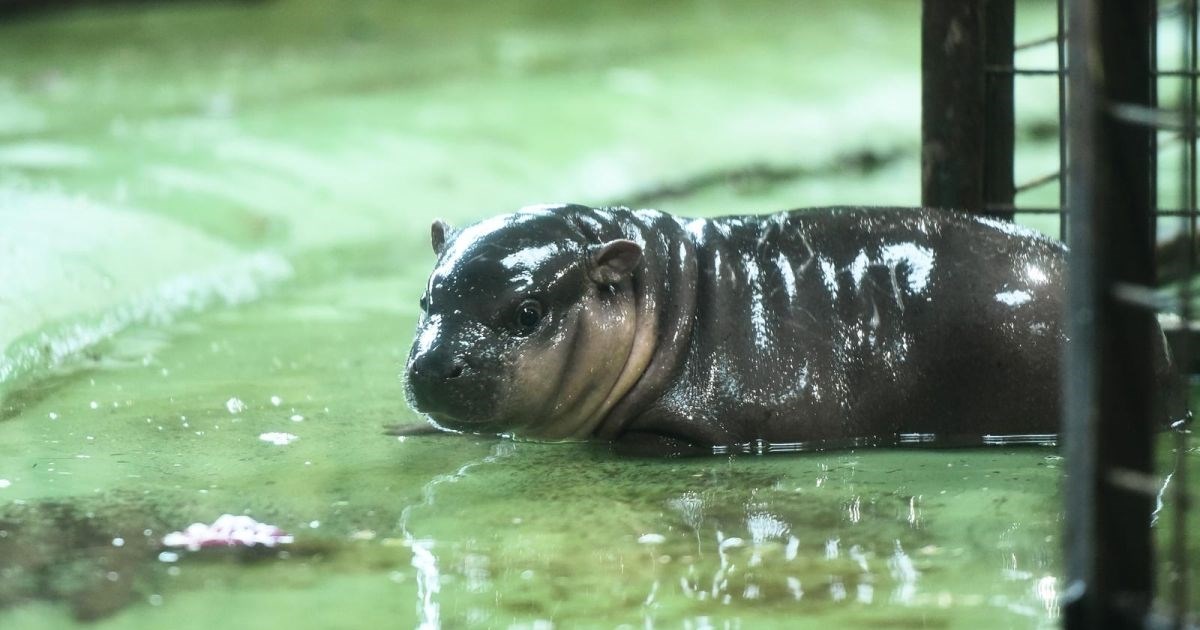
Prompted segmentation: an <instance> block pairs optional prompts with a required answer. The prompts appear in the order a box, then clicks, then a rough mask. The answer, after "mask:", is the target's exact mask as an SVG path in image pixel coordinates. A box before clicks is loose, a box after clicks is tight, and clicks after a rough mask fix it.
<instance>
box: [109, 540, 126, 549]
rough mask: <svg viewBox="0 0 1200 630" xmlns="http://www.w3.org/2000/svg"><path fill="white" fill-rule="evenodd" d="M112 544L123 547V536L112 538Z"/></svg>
mask: <svg viewBox="0 0 1200 630" xmlns="http://www.w3.org/2000/svg"><path fill="white" fill-rule="evenodd" d="M112 546H114V547H124V546H125V539H124V538H114V539H112Z"/></svg>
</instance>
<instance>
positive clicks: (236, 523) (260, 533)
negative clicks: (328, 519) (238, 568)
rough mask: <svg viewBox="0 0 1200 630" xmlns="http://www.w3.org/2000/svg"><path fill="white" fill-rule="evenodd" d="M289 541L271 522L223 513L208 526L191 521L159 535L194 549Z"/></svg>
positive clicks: (164, 541)
mask: <svg viewBox="0 0 1200 630" xmlns="http://www.w3.org/2000/svg"><path fill="white" fill-rule="evenodd" d="M293 540H294V538H293V537H292V536H290V535H288V534H287V533H286V532H284V531H283V530H282V529H279V528H278V527H275V526H274V525H267V524H266V523H259V522H258V521H256V520H254V519H252V518H250V517H249V516H234V515H233V514H223V515H221V517H220V518H218V519H217V520H216V521H214V522H213V524H212V525H205V524H204V523H192V524H191V525H189V526H188V528H187V529H185V530H183V531H181V532H171V533H170V534H167V535H166V536H163V539H162V544H163V545H164V546H167V547H187V548H188V550H189V551H196V550H198V549H203V548H205V547H253V546H255V545H263V546H266V547H274V546H275V545H286V544H288V543H291V542H292V541H293Z"/></svg>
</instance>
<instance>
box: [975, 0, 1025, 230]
mask: <svg viewBox="0 0 1200 630" xmlns="http://www.w3.org/2000/svg"><path fill="white" fill-rule="evenodd" d="M1016 21H1017V7H1016V1H1015V0H988V1H987V2H985V3H984V15H983V31H984V40H983V49H984V50H983V57H984V63H985V64H988V65H1009V66H1011V65H1013V55H1014V50H1013V42H1014V41H1015V40H1016ZM1013 80H1014V77H1013V76H1012V75H1007V76H1006V75H1000V74H992V75H989V76H986V77H984V95H983V117H984V123H983V125H984V136H983V203H984V207H983V208H980V210H982V211H985V212H986V207H987V205H988V204H993V203H1009V204H1010V203H1012V202H1013V199H1014V198H1015V196H1016V189H1015V186H1014V184H1013V149H1014V143H1015V141H1016V139H1015V136H1016V127H1017V122H1016V113H1015V112H1014V107H1013V99H1014V95H1013ZM989 214H992V215H993V216H997V217H998V218H1004V219H1008V220H1010V221H1011V220H1012V213H1011V212H1007V213H994V212H993V213H989Z"/></svg>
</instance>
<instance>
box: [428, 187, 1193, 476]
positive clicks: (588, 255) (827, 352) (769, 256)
mask: <svg viewBox="0 0 1200 630" xmlns="http://www.w3.org/2000/svg"><path fill="white" fill-rule="evenodd" d="M432 241H433V248H434V251H435V253H436V254H437V263H436V266H435V268H434V270H433V272H432V274H431V275H430V277H429V282H428V285H427V288H426V291H425V293H424V295H423V297H422V298H421V307H422V314H421V317H420V321H419V323H418V325H417V332H416V338H415V340H414V342H413V346H412V351H411V353H410V355H409V359H408V365H407V370H406V379H405V380H406V389H407V395H408V400H409V402H410V404H411V405H412V406H413V407H414V408H415V409H416V410H417V411H419V412H420V413H422V414H424V415H425V416H426V418H427V419H428V420H429V421H430V423H431V425H432V426H433V427H436V428H438V429H442V430H448V431H455V432H465V433H481V434H503V435H509V436H512V437H516V438H523V439H534V440H547V441H557V440H601V441H611V442H615V443H617V444H618V446H620V447H621V448H622V449H624V450H626V451H630V452H635V453H636V452H644V453H647V454H652V453H698V452H718V453H719V452H730V451H733V450H738V449H741V450H755V451H760V452H761V451H764V450H766V451H769V450H806V449H813V448H836V447H845V446H855V445H865V444H885V445H886V444H897V443H907V442H918V443H931V444H942V445H972V444H982V443H988V441H989V440H993V441H995V440H1005V439H1007V440H1011V441H1012V442H1021V441H1034V442H1052V441H1053V439H1054V434H1055V432H1056V431H1057V429H1058V418H1059V408H1060V392H1059V390H1060V375H1059V372H1060V365H1061V361H1062V348H1063V344H1064V342H1065V340H1066V338H1065V335H1064V331H1063V314H1062V313H1063V301H1064V271H1065V265H1064V258H1065V255H1066V249H1065V247H1064V246H1063V245H1062V244H1061V243H1060V242H1058V241H1056V240H1053V239H1050V238H1047V237H1045V236H1043V235H1041V234H1039V233H1037V232H1034V231H1031V230H1028V229H1025V228H1022V227H1019V226H1016V225H1014V224H1011V223H1007V222H1002V221H997V220H992V219H988V218H984V217H979V216H973V215H966V214H961V213H956V212H950V211H944V210H929V209H913V208H856V207H834V208H813V209H802V210H793V211H788V212H780V213H776V214H766V215H747V216H726V217H718V218H707V219H693V218H683V217H675V216H672V215H670V214H667V213H664V212H659V211H655V210H630V209H627V208H590V207H587V206H582V205H574V204H564V205H544V206H532V207H527V208H522V209H521V210H519V211H517V212H514V213H512V214H507V215H503V216H498V217H495V218H491V219H487V220H484V221H481V222H479V223H475V224H473V225H470V226H467V227H466V228H464V229H462V230H454V229H452V228H450V227H449V226H448V225H446V224H445V223H443V222H440V221H438V222H435V223H434V225H433V228H432ZM1152 337H1153V339H1154V340H1155V341H1154V343H1155V344H1156V356H1158V357H1159V360H1158V361H1157V367H1156V370H1155V378H1156V379H1158V382H1159V383H1160V384H1161V385H1162V387H1161V391H1162V392H1163V394H1164V395H1163V401H1162V402H1161V403H1160V404H1159V405H1158V407H1159V408H1158V409H1156V411H1155V413H1156V414H1159V415H1162V416H1163V420H1164V421H1165V420H1166V419H1167V418H1168V416H1170V415H1171V414H1172V412H1174V411H1175V407H1178V406H1181V403H1180V402H1178V401H1177V399H1179V398H1180V396H1179V395H1178V394H1177V393H1176V392H1174V390H1175V389H1176V388H1175V387H1174V379H1173V378H1172V372H1173V368H1172V366H1171V361H1170V356H1169V353H1168V352H1167V350H1166V345H1165V341H1164V340H1163V338H1162V335H1161V334H1155V335H1153V336H1152Z"/></svg>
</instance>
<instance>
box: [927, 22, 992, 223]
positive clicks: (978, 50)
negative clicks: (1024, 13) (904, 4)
mask: <svg viewBox="0 0 1200 630" xmlns="http://www.w3.org/2000/svg"><path fill="white" fill-rule="evenodd" d="M983 5H984V2H983V1H982V0H925V1H924V2H923V3H922V10H921V203H922V205H924V206H926V207H933V208H959V209H963V210H968V211H974V212H978V211H980V210H982V209H983V205H984V197H983V190H984V187H983V178H982V177H981V175H982V173H983V172H984V171H983V160H984V134H985V133H986V131H985V129H984V124H983V122H984V114H983V111H984V94H985V89H986V88H985V85H984V83H985V81H984V72H983V66H984V52H983V46H982V42H983V39H984V38H983V10H984V9H983Z"/></svg>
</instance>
